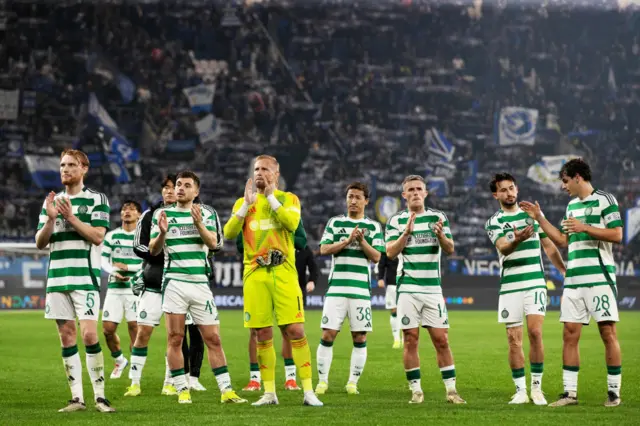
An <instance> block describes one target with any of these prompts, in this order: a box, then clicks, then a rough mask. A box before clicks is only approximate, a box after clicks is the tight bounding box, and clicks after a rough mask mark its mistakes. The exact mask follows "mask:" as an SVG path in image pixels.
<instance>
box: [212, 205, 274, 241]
mask: <svg viewBox="0 0 640 426" xmlns="http://www.w3.org/2000/svg"><path fill="white" fill-rule="evenodd" d="M242 203H244V198H238V199H237V200H236V202H235V204H234V205H233V208H232V209H231V217H230V218H229V220H228V221H227V223H226V224H225V225H224V232H223V233H224V238H226V239H227V240H233V239H234V238H236V237H237V236H238V234H240V232H242V225H243V224H244V219H243V220H240V219H238V217H237V216H236V213H237V212H238V210H240V207H242ZM278 210H280V209H278Z"/></svg>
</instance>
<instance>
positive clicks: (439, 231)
mask: <svg viewBox="0 0 640 426" xmlns="http://www.w3.org/2000/svg"><path fill="white" fill-rule="evenodd" d="M433 233H434V234H436V237H438V238H440V237H444V222H443V221H442V219H440V220H438V221H437V222H436V224H435V225H433Z"/></svg>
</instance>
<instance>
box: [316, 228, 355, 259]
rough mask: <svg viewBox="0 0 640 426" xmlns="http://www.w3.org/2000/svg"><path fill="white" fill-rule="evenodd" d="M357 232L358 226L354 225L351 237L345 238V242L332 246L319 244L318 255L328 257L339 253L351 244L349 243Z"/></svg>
mask: <svg viewBox="0 0 640 426" xmlns="http://www.w3.org/2000/svg"><path fill="white" fill-rule="evenodd" d="M357 232H358V225H356V227H355V228H353V231H351V235H349V238H347V239H346V240H343V241H338V242H337V243H332V244H321V245H320V254H321V255H322V256H329V255H333V254H338V253H340V252H341V251H342V250H344V249H345V248H346V247H347V246H348V245H349V244H351V242H352V241H353V240H354V239H355V238H356V233H357Z"/></svg>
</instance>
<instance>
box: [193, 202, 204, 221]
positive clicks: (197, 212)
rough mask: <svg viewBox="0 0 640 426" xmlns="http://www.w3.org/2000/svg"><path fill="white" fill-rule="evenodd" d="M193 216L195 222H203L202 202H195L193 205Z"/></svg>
mask: <svg viewBox="0 0 640 426" xmlns="http://www.w3.org/2000/svg"><path fill="white" fill-rule="evenodd" d="M191 218H192V219H193V223H194V224H196V225H199V224H200V223H202V209H200V204H194V205H192V206H191Z"/></svg>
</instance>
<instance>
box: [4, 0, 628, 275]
mask: <svg viewBox="0 0 640 426" xmlns="http://www.w3.org/2000/svg"><path fill="white" fill-rule="evenodd" d="M251 3H252V4H250V5H249V4H246V5H244V6H238V7H237V8H231V7H229V8H218V7H214V6H211V5H210V4H208V2H207V4H205V2H188V3H187V2H179V1H178V2H169V3H163V2H158V3H150V2H145V3H144V4H134V3H132V4H123V5H115V4H110V3H106V4H97V3H96V4H90V3H86V2H80V1H63V2H57V3H41V4H36V3H30V2H3V3H2V4H3V6H2V7H3V10H1V11H0V13H1V21H2V23H3V24H2V26H3V32H4V34H5V36H6V37H5V41H4V42H3V44H2V47H1V48H0V88H2V89H4V90H13V89H19V90H20V91H21V98H20V99H21V108H20V113H19V115H18V117H17V119H16V120H9V121H2V122H1V126H0V153H1V154H2V156H1V159H0V178H1V179H2V181H3V182H4V185H3V186H2V188H1V189H0V192H1V193H2V200H1V201H0V240H2V241H33V235H34V233H35V224H36V222H37V215H38V211H39V209H40V207H41V203H42V200H43V198H44V196H45V194H46V192H47V191H46V190H44V189H41V188H38V187H37V186H36V185H35V184H34V182H33V180H32V178H31V174H30V172H29V169H28V167H27V165H26V163H25V160H24V157H25V155H33V154H40V155H47V154H49V155H57V153H58V152H60V149H61V148H63V147H66V146H71V145H75V146H79V147H81V148H82V149H85V150H86V151H88V152H96V151H102V150H103V149H104V146H105V142H108V141H106V140H105V137H104V136H103V134H102V133H101V131H100V127H99V126H98V127H96V126H95V125H91V124H87V119H86V117H87V112H88V106H87V104H88V100H89V94H90V93H93V94H94V95H95V97H96V98H97V99H99V101H100V103H101V105H102V106H103V107H104V109H105V110H106V111H108V113H109V115H110V116H111V117H112V119H113V120H114V121H115V122H116V123H117V127H118V130H119V132H120V133H121V134H123V135H124V136H125V137H126V139H127V140H128V141H131V143H132V146H133V147H134V148H135V149H136V150H138V151H139V153H140V155H139V158H138V159H136V160H135V161H128V162H127V163H126V164H125V167H126V168H127V173H128V178H127V179H125V181H122V180H120V181H117V182H116V181H114V177H113V175H112V173H109V170H110V169H109V168H108V167H107V168H105V167H99V168H96V169H94V170H93V171H92V172H91V173H92V175H91V176H90V178H89V180H88V183H89V185H90V186H95V187H96V188H97V189H99V190H101V191H105V192H107V193H108V194H109V196H110V202H111V207H112V211H117V209H118V208H119V206H120V204H119V203H121V201H122V200H123V199H124V198H130V197H133V198H136V199H138V200H140V201H141V202H142V201H144V204H145V205H150V204H152V203H154V202H155V201H157V200H158V198H159V195H160V194H159V179H160V177H161V176H162V174H163V173H165V172H166V171H167V170H178V169H182V168H190V169H192V170H195V171H196V172H198V173H199V174H200V176H201V179H202V181H203V182H204V185H203V194H202V198H203V200H204V201H205V202H207V203H210V204H212V205H214V206H215V207H216V209H217V210H218V211H219V212H220V213H221V215H222V216H223V218H225V219H226V217H227V216H228V215H229V213H230V210H231V204H232V203H233V201H234V200H235V199H236V198H237V197H238V196H240V195H241V194H242V188H243V186H244V181H245V180H246V178H247V176H248V169H249V166H250V165H249V162H250V159H251V158H252V157H253V156H255V155H257V154H259V153H262V152H269V153H271V154H274V155H276V156H277V157H278V158H279V160H280V161H281V163H282V164H283V166H284V167H283V176H284V179H285V185H286V188H287V189H288V190H292V191H293V192H295V193H296V194H297V195H298V196H299V197H300V198H301V202H302V206H303V220H304V223H305V227H306V229H307V233H308V234H309V242H310V245H311V246H312V247H313V248H315V247H316V244H317V241H318V240H319V238H320V235H321V232H322V228H323V226H324V224H325V222H326V220H327V219H328V218H329V217H331V216H333V215H335V214H339V213H341V212H342V211H343V207H344V205H343V199H344V194H343V190H344V187H345V185H346V183H348V182H351V181H353V180H356V179H358V180H364V181H366V182H369V180H370V179H371V176H375V180H376V181H377V182H388V183H399V182H400V181H401V180H402V178H403V177H404V176H405V175H407V174H411V173H416V174H420V175H426V174H428V173H432V176H433V175H435V176H438V177H442V178H444V180H445V181H446V187H445V188H444V189H443V190H441V191H440V190H439V191H433V192H432V194H430V197H429V199H428V204H429V205H432V206H434V207H436V208H438V209H441V210H443V211H445V212H446V214H447V215H448V217H449V220H450V221H451V225H452V231H453V233H454V238H455V240H456V244H457V245H456V255H459V256H486V255H495V251H494V249H493V247H492V246H491V243H490V241H489V240H488V238H487V237H486V234H485V232H484V228H483V227H484V222H485V221H486V219H487V218H488V217H489V216H491V214H492V213H493V212H494V211H495V210H496V209H497V203H496V202H495V201H494V200H493V198H492V197H491V194H490V193H489V190H488V185H487V182H488V181H489V179H490V176H491V174H493V173H495V172H497V171H503V170H507V171H510V172H511V173H512V174H514V175H515V176H516V177H517V178H518V183H519V186H520V193H521V198H526V199H535V200H538V201H540V204H541V205H542V206H543V207H544V210H545V213H546V214H547V215H548V216H551V217H552V219H553V222H554V223H557V222H558V221H559V220H560V219H561V217H562V214H563V211H564V208H565V207H566V202H567V199H566V195H565V194H562V193H558V192H556V193H552V192H543V191H541V188H540V185H538V184H537V183H536V182H534V181H531V180H530V179H528V178H526V175H527V170H528V168H529V167H530V166H531V165H532V164H534V163H535V162H536V161H538V160H539V158H540V157H541V156H542V155H560V154H573V155H579V156H584V157H585V158H586V159H587V160H588V161H589V162H590V163H591V164H592V167H593V169H594V170H595V176H594V183H595V186H596V187H598V188H602V189H605V190H607V191H610V192H612V193H614V194H616V196H617V198H618V202H619V203H620V206H621V211H623V212H624V211H625V209H627V208H631V207H634V206H635V205H636V200H637V198H638V195H639V194H638V192H639V191H638V189H637V188H638V185H637V183H638V182H639V181H640V164H639V166H638V167H635V162H636V161H640V125H639V124H638V123H637V120H634V119H633V118H634V117H637V116H638V115H639V113H640V40H639V36H638V34H640V27H639V23H640V20H639V19H638V18H639V16H640V12H638V10H637V9H634V8H632V7H629V8H626V9H625V10H618V8H617V7H611V6H612V4H613V3H614V2H604V3H603V4H602V5H601V6H603V7H604V9H598V8H595V7H593V2H589V3H590V4H591V7H589V8H584V7H580V6H579V5H576V4H575V3H576V2H546V3H545V4H546V5H545V6H513V5H511V4H507V3H511V2H506V1H504V2H498V4H497V5H496V4H487V3H489V2H486V1H485V2H482V1H471V0H469V1H458V2H456V5H446V4H436V2H416V3H419V4H416V5H414V4H411V3H412V2H373V3H371V2H368V3H367V2H365V3H357V4H353V5H348V4H342V5H335V4H334V5H332V7H323V6H322V4H321V2H299V3H296V4H293V3H292V2H265V3H264V4H262V3H254V2H251ZM334 3H335V2H334ZM605 3H606V4H605ZM614 6H617V5H614ZM95 55H98V57H99V58H108V59H107V60H108V63H109V66H108V68H109V69H110V70H112V71H114V72H115V74H118V75H124V76H126V77H127V78H128V79H129V80H130V81H131V82H133V85H134V91H133V93H132V94H130V96H129V97H130V99H123V98H124V97H126V96H123V91H122V90H119V89H118V85H116V84H114V76H113V75H105V74H99V73H96V72H93V71H92V69H91V67H90V66H88V65H87V64H88V63H90V58H92V57H96V56H95ZM201 83H208V84H215V95H214V96H213V99H212V102H211V113H212V114H213V115H214V117H215V120H216V123H217V125H218V128H217V131H216V137H215V139H214V140H213V141H210V142H207V143H203V142H202V140H200V139H199V133H198V131H197V130H196V128H195V123H196V121H198V120H200V119H201V118H202V117H203V113H196V114H194V113H193V111H192V109H191V108H190V105H189V101H188V99H187V97H186V96H185V95H184V91H183V89H185V88H188V87H192V86H195V85H198V84H201ZM27 100H28V102H27ZM505 106H525V107H527V108H533V109H537V110H538V112H539V122H538V132H537V136H536V143H535V145H532V146H508V147H506V146H503V145H499V144H498V143H497V142H496V139H495V138H494V132H495V120H496V116H497V114H498V112H499V111H500V109H501V108H502V107H505ZM432 128H435V129H437V130H438V131H439V132H441V133H442V134H443V135H446V137H447V139H448V140H450V141H451V142H452V143H453V145H454V147H455V152H454V153H453V156H452V158H451V159H450V161H447V162H446V164H443V163H442V162H438V161H436V160H434V156H433V155H432V153H431V152H430V150H429V149H428V146H427V144H426V142H425V133H427V132H429V131H431V129H432ZM96 129H97V130H96ZM187 140H192V141H194V143H193V145H191V146H192V148H193V149H184V150H178V149H176V148H174V147H175V146H176V145H175V141H187ZM107 166H108V165H107ZM116 183H118V184H116ZM372 201H373V200H372ZM374 204H375V203H373V202H371V203H370V206H369V209H370V211H369V212H370V215H371V216H375V206H374ZM116 216H117V215H113V217H112V220H114V221H115V220H117V217H116ZM635 244H636V243H634V242H633V241H632V242H631V244H629V245H626V246H624V245H620V246H616V250H618V253H616V255H617V257H616V258H617V259H619V260H626V261H634V262H636V263H637V262H640V257H639V256H640V251H638V250H636V249H635V248H637V246H636V245H635ZM227 248H228V249H229V250H230V251H233V250H234V248H233V245H232V244H228V245H227Z"/></svg>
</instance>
